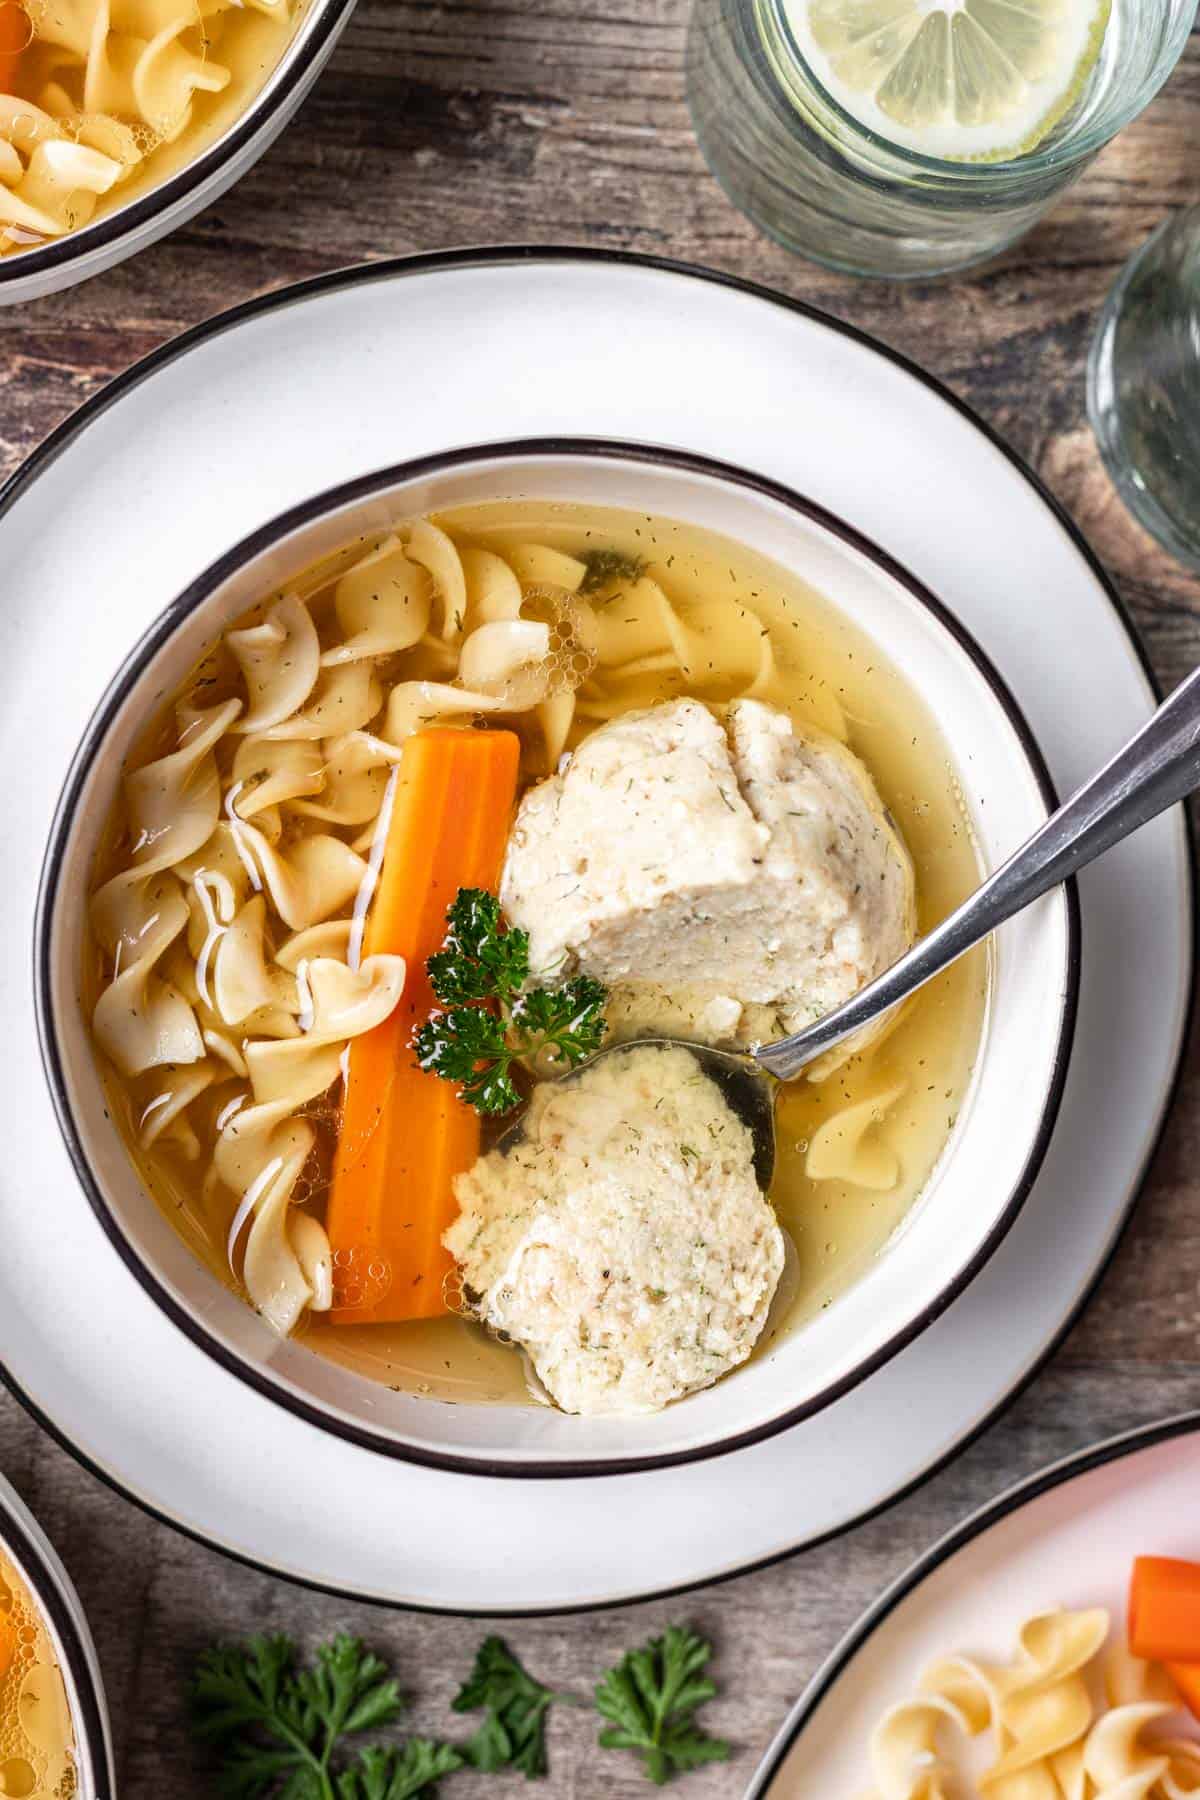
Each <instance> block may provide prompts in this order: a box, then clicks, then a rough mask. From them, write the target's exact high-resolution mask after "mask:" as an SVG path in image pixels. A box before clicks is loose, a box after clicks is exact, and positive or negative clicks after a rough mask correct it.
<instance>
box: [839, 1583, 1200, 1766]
mask: <svg viewBox="0 0 1200 1800" xmlns="http://www.w3.org/2000/svg"><path fill="white" fill-rule="evenodd" d="M1108 1635H1109V1619H1108V1614H1107V1613H1106V1612H1104V1611H1103V1610H1102V1609H1100V1608H1095V1609H1092V1610H1089V1611H1086V1612H1062V1611H1059V1612H1048V1613H1041V1614H1039V1615H1038V1616H1037V1617H1036V1618H1032V1619H1029V1620H1027V1621H1026V1623H1025V1624H1024V1625H1023V1626H1022V1627H1021V1630H1020V1632H1019V1634H1018V1639H1017V1646H1016V1653H1015V1655H1014V1657H1013V1659H1012V1661H1011V1662H1008V1663H1002V1664H990V1663H986V1662H982V1661H975V1660H972V1659H971V1658H969V1657H965V1656H952V1657H947V1658H945V1659H943V1660H942V1661H939V1662H936V1663H934V1664H933V1665H932V1666H931V1667H930V1668H928V1669H927V1670H926V1671H925V1673H924V1675H923V1676H922V1677H921V1680H920V1682H919V1683H918V1691H917V1692H916V1693H915V1694H914V1695H913V1696H912V1697H911V1698H910V1699H907V1700H903V1701H901V1702H900V1704H899V1705H897V1706H894V1707H892V1708H891V1709H890V1711H888V1712H887V1713H885V1714H884V1716H883V1718H882V1719H881V1720H880V1721H879V1724H878V1725H877V1726H876V1728H875V1731H874V1733H873V1734H872V1737H871V1744H870V1758H871V1771H872V1776H873V1780H874V1785H873V1787H872V1788H870V1789H869V1790H868V1793H867V1795H864V1796H863V1800H956V1797H961V1796H963V1795H966V1794H978V1795H980V1796H983V1797H985V1800H1185V1796H1188V1795H1193V1794H1197V1793H1200V1743H1197V1742H1195V1741H1194V1740H1189V1739H1183V1738H1179V1737H1177V1736H1175V1735H1173V1733H1172V1731H1171V1730H1170V1726H1169V1721H1171V1719H1172V1716H1173V1715H1174V1714H1175V1713H1176V1711H1177V1708H1178V1705H1179V1702H1178V1697H1177V1695H1176V1694H1175V1691H1174V1688H1173V1686H1172V1683H1171V1680H1170V1678H1169V1676H1168V1675H1167V1674H1166V1672H1165V1670H1163V1669H1162V1668H1160V1667H1159V1666H1158V1665H1157V1664H1153V1663H1145V1662H1140V1661H1139V1660H1138V1659H1137V1658H1135V1657H1134V1656H1132V1655H1131V1654H1130V1653H1129V1651H1128V1650H1126V1649H1125V1648H1124V1647H1123V1646H1111V1647H1106V1646H1107V1640H1108ZM972 1752H974V1753H975V1754H972Z"/></svg>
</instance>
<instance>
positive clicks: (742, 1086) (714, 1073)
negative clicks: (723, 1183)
mask: <svg viewBox="0 0 1200 1800" xmlns="http://www.w3.org/2000/svg"><path fill="white" fill-rule="evenodd" d="M646 1049H651V1050H686V1051H688V1053H689V1054H690V1055H691V1056H693V1057H694V1058H695V1059H696V1061H697V1062H698V1063H699V1065H700V1068H701V1069H702V1071H703V1072H704V1074H705V1075H707V1076H708V1078H709V1080H710V1081H712V1082H714V1083H715V1084H716V1086H717V1087H718V1088H720V1090H721V1093H722V1095H723V1096H724V1098H725V1101H726V1104H727V1105H728V1107H729V1109H730V1111H731V1112H732V1113H734V1114H735V1116H736V1117H737V1118H739V1119H740V1120H741V1122H742V1124H743V1125H744V1126H745V1127H746V1129H747V1130H748V1131H749V1133H750V1136H751V1139H752V1141H753V1144H754V1178H755V1180H756V1181H757V1182H758V1185H759V1187H760V1188H761V1189H762V1191H763V1193H764V1194H765V1193H767V1192H768V1191H769V1189H770V1186H771V1182H772V1180H773V1179H774V1176H775V1087H776V1083H775V1081H774V1080H773V1079H772V1078H771V1077H770V1076H768V1075H766V1074H765V1073H764V1072H763V1070H762V1069H760V1068H759V1067H758V1065H757V1064H756V1063H755V1061H754V1059H753V1057H752V1056H751V1055H750V1054H749V1053H748V1052H745V1051H740V1050H718V1049H716V1048H715V1047H714V1046H713V1045H711V1044H694V1043H692V1042H691V1041H690V1040H684V1039H682V1038H670V1037H638V1038H626V1039H624V1040H623V1041H622V1042H621V1043H619V1044H609V1045H608V1046H607V1047H606V1048H605V1049H603V1050H598V1051H597V1052H596V1054H595V1056H589V1057H588V1059H587V1061H586V1062H583V1063H580V1064H579V1065H578V1067H577V1068H574V1069H571V1070H569V1071H568V1073H567V1074H565V1075H560V1076H559V1078H558V1083H557V1085H559V1086H563V1085H565V1084H566V1083H569V1082H573V1081H578V1080H579V1078H580V1076H581V1075H583V1074H585V1073H586V1072H587V1070H589V1069H594V1068H595V1067H596V1064H597V1063H598V1062H602V1061H604V1060H606V1059H608V1058H611V1057H618V1056H628V1055H629V1053H630V1052H631V1051H633V1050H646ZM524 1136H525V1115H524V1113H522V1115H521V1117H520V1118H519V1119H517V1120H516V1121H515V1123H514V1124H512V1125H510V1126H509V1127H508V1129H507V1130H506V1131H505V1132H503V1133H502V1135H501V1136H500V1137H499V1138H498V1139H497V1142H496V1149H497V1150H498V1151H499V1152H500V1154H501V1156H507V1155H508V1154H509V1152H510V1151H511V1150H514V1149H515V1148H516V1146H517V1145H518V1144H519V1143H520V1142H521V1141H522V1139H523V1138H524Z"/></svg>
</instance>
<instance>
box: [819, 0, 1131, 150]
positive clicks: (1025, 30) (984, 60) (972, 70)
mask: <svg viewBox="0 0 1200 1800" xmlns="http://www.w3.org/2000/svg"><path fill="white" fill-rule="evenodd" d="M786 6H787V14H788V19H789V22H790V24H791V26H792V30H793V32H794V33H795V36H796V40H797V43H798V44H799V47H800V50H801V51H802V53H803V55H804V57H805V58H806V60H807V62H808V64H809V67H810V68H811V70H812V72H813V74H814V75H815V76H816V78H817V80H818V81H819V82H821V84H822V86H823V87H824V88H825V89H826V91H827V92H828V93H829V94H831V95H832V96H833V98H834V99H835V100H836V101H837V102H838V103H839V105H841V106H842V107H843V108H844V109H845V111H846V112H848V113H850V114H851V115H852V116H853V117H854V118H856V119H858V120H859V121H860V122H861V123H862V124H863V125H866V126H867V127H869V129H870V130H872V131H874V132H876V133H877V134H878V135H879V136H880V137H885V138H889V139H891V141H892V142H893V143H897V144H902V145H904V146H905V148H907V149H910V150H917V151H920V152H921V153H922V154H923V155H925V156H936V157H942V158H945V159H948V160H952V161H961V162H975V161H983V162H997V161H1002V160H1006V159H1008V158H1010V157H1015V156H1022V155H1024V154H1025V153H1026V152H1027V151H1030V150H1032V149H1033V148H1034V147H1035V146H1036V145H1037V144H1039V143H1040V142H1041V141H1042V139H1043V138H1044V137H1045V136H1046V134H1047V133H1048V132H1049V131H1050V130H1051V129H1052V128H1053V126H1054V125H1055V124H1057V122H1058V121H1059V120H1060V119H1061V118H1062V116H1063V114H1064V113H1065V112H1066V111H1067V110H1068V109H1069V108H1070V107H1071V106H1073V105H1074V103H1075V101H1076V100H1077V99H1078V98H1079V96H1080V94H1081V93H1082V91H1083V88H1084V86H1085V84H1086V82H1087V79H1088V77H1089V75H1090V74H1091V72H1092V70H1093V68H1094V67H1095V64H1096V59H1097V58H1098V56H1099V54H1100V46H1101V43H1102V42H1103V39H1104V32H1105V28H1106V27H1107V25H1108V15H1109V10H1110V7H1111V0H786Z"/></svg>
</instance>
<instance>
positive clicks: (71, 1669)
mask: <svg viewBox="0 0 1200 1800" xmlns="http://www.w3.org/2000/svg"><path fill="white" fill-rule="evenodd" d="M0 1549H5V1550H8V1551H9V1552H10V1553H11V1555H12V1559H13V1561H14V1562H15V1563H16V1564H17V1566H18V1568H19V1569H20V1571H21V1573H22V1575H23V1576H24V1578H25V1580H26V1582H27V1584H28V1586H29V1590H30V1592H31V1593H32V1595H33V1599H34V1603H35V1605H36V1606H37V1608H38V1611H39V1612H41V1613H42V1615H43V1616H44V1618H46V1619H47V1620H48V1621H49V1623H50V1624H51V1625H52V1626H53V1628H54V1632H55V1635H56V1636H57V1638H58V1642H59V1645H60V1646H61V1649H62V1659H63V1661H64V1663H65V1664H66V1667H67V1673H68V1674H69V1675H70V1678H71V1686H72V1688H73V1690H74V1694H75V1700H76V1705H75V1706H74V1707H73V1708H72V1709H71V1710H72V1715H73V1723H74V1725H75V1727H76V1729H77V1730H78V1731H80V1732H82V1734H83V1737H84V1739H85V1741H86V1744H87V1754H88V1759H89V1761H90V1762H91V1765H92V1768H91V1773H92V1776H93V1778H94V1779H93V1785H92V1787H91V1788H90V1789H84V1791H83V1793H82V1794H81V1796H80V1800H113V1790H112V1786H111V1784H110V1782H109V1768H108V1736H107V1732H106V1730H105V1724H104V1720H105V1710H106V1709H105V1706H104V1701H103V1699H102V1697H101V1694H100V1690H99V1688H98V1687H97V1685H96V1677H95V1675H94V1674H93V1673H92V1665H91V1660H90V1658H89V1656H88V1653H87V1650H86V1648H85V1646H84V1641H83V1638H82V1637H81V1636H80V1632H79V1627H78V1625H77V1624H76V1622H75V1618H74V1615H73V1614H72V1612H71V1608H70V1606H69V1605H68V1603H67V1600H66V1598H65V1596H64V1594H63V1592H62V1586H61V1578H60V1577H59V1576H58V1575H56V1573H55V1572H54V1570H53V1569H52V1568H51V1566H50V1564H49V1563H48V1562H47V1561H46V1556H45V1552H44V1551H43V1550H42V1547H41V1545H40V1544H39V1543H38V1542H37V1541H36V1539H35V1538H34V1537H32V1536H31V1534H30V1532H29V1528H28V1526H27V1525H26V1523H25V1521H24V1519H23V1518H22V1517H21V1516H20V1514H19V1513H17V1512H15V1511H14V1510H13V1507H12V1506H11V1504H10V1502H9V1500H8V1497H7V1495H6V1494H4V1493H3V1492H0ZM76 1605H80V1602H79V1599H78V1596H76ZM82 1610H83V1609H82V1606H81V1605H80V1611H82Z"/></svg>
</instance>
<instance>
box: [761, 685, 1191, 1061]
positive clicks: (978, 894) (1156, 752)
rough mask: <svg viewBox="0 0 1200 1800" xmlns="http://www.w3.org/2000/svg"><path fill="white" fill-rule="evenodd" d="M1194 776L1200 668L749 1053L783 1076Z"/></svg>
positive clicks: (899, 996)
mask: <svg viewBox="0 0 1200 1800" xmlns="http://www.w3.org/2000/svg"><path fill="white" fill-rule="evenodd" d="M1198 786H1200V669H1196V670H1194V671H1193V672H1192V674H1190V675H1189V676H1188V677H1187V679H1186V681H1182V682H1181V683H1180V684H1179V686H1178V687H1177V688H1176V689H1175V692H1174V693H1173V694H1172V695H1171V697H1170V699H1168V700H1165V701H1164V702H1163V704H1162V705H1161V706H1160V707H1159V709H1158V711H1157V712H1156V713H1155V714H1154V715H1153V717H1152V718H1150V719H1149V720H1148V721H1147V722H1146V724H1145V725H1143V727H1142V729H1141V730H1140V731H1139V732H1137V733H1136V735H1135V736H1134V737H1132V738H1130V740H1129V742H1128V743H1127V744H1126V745H1125V747H1124V749H1122V750H1118V752H1117V754H1116V755H1115V756H1114V757H1113V759H1112V761H1111V762H1109V763H1106V764H1105V766H1104V768H1102V769H1101V770H1100V772H1099V774H1097V775H1093V776H1092V778H1091V780H1090V781H1087V782H1085V783H1084V785H1083V786H1082V787H1081V788H1079V789H1078V791H1077V792H1076V793H1074V794H1073V795H1072V796H1071V798H1070V799H1069V800H1068V801H1067V802H1066V803H1065V805H1063V806H1060V807H1059V809H1058V811H1057V812H1056V813H1053V814H1052V815H1051V817H1050V818H1049V819H1047V821H1046V823H1045V824H1044V825H1043V826H1041V827H1040V829H1039V830H1037V831H1035V832H1034V834H1033V836H1032V837H1031V838H1029V839H1028V841H1027V842H1026V843H1024V844H1023V845H1022V846H1021V848H1020V849H1019V850H1017V851H1015V852H1014V854H1013V855H1012V856H1010V857H1009V859H1008V861H1007V862H1006V863H1003V864H1001V866H1000V868H998V869H997V870H996V872H995V874H994V875H991V876H989V878H988V879H987V881H985V882H984V883H983V885H982V887H979V888H977V889H976V891H975V892H974V893H973V894H972V895H971V897H970V898H969V899H968V900H964V902H963V904H962V905H961V906H960V907H958V908H957V910H956V911H955V912H952V913H951V914H950V915H949V917H948V918H946V919H943V920H942V923H941V924H940V925H938V926H935V928H934V929H933V930H932V931H931V932H930V933H929V935H928V936H927V937H924V938H922V939H921V940H920V942H919V943H917V944H914V945H913V947H912V949H911V950H909V951H908V952H907V953H906V954H905V955H904V956H902V957H901V958H900V959H899V961H898V962H895V963H893V964H892V966H891V968H890V969H886V970H885V971H884V973H883V974H882V975H880V976H879V977H877V979H876V980H875V981H872V982H870V983H869V984H868V985H867V986H866V987H865V988H861V989H860V990H859V992H858V993H857V994H855V995H854V997H853V998H852V999H850V1000H848V1001H847V1002H846V1003H845V1005H844V1006H838V1007H835V1008H834V1010H833V1011H832V1012H830V1013H826V1015H825V1017H824V1018H823V1019H818V1020H817V1021H816V1023H815V1024H813V1025H809V1026H806V1027H805V1029H804V1030H803V1031H798V1032H796V1034H795V1035H794V1036H793V1037H786V1038H781V1039H780V1040H779V1042H778V1043H775V1044H764V1045H761V1046H760V1047H759V1048H758V1049H757V1050H755V1051H754V1052H753V1055H754V1058H755V1061H756V1062H758V1063H759V1064H760V1065H761V1067H762V1068H764V1069H767V1070H769V1071H770V1073H771V1074H772V1075H777V1076H779V1078H780V1080H781V1081H787V1080H789V1079H790V1077H791V1076H793V1075H798V1074H799V1073H800V1071H801V1069H803V1068H805V1067H806V1066H807V1064H808V1063H810V1062H812V1061H813V1060H814V1058H815V1057H818V1056H820V1055H821V1054H822V1053H823V1052H824V1051H826V1050H832V1049H833V1047H834V1046H835V1045H836V1044H840V1043H841V1042H842V1041H843V1039H845V1038H848V1037H850V1036H852V1035H853V1034H854V1033H855V1032H856V1031H861V1030H862V1028H863V1027H864V1026H865V1025H869V1024H870V1023H871V1022H872V1021H873V1020H875V1019H877V1018H878V1017H879V1015H880V1014H881V1013H884V1012H886V1011H887V1010H888V1008H889V1007H892V1006H895V1005H896V1004H897V1003H898V1002H899V1001H901V1000H904V999H906V998H907V996H908V995H909V994H911V993H914V992H915V991H916V989H917V988H919V987H922V986H923V985H924V983H925V982H927V981H929V980H931V979H932V977H933V976H934V975H937V974H938V973H939V972H940V971H941V970H942V969H944V968H945V967H946V965H947V964H948V963H952V962H954V961H955V960H956V958H958V957H960V956H961V955H962V954H963V953H964V951H966V950H970V949H971V947H972V946H973V945H974V944H977V943H979V942H980V940H981V939H982V938H985V937H987V936H988V934H989V932H992V931H994V930H995V929H996V927H997V926H998V925H1002V924H1003V923H1004V921H1005V920H1006V919H1011V918H1012V916H1013V914H1014V913H1018V912H1020V911H1021V910H1022V908H1023V907H1026V906H1028V905H1029V904H1030V903H1031V901H1034V900H1037V899H1039V898H1040V897H1041V895H1042V894H1044V893H1046V892H1047V891H1048V889H1050V888H1052V887H1056V886H1057V885H1058V883H1059V882H1060V881H1066V880H1067V879H1068V878H1069V877H1070V876H1072V875H1074V874H1075V873H1076V871H1077V870H1079V869H1082V868H1084V867H1085V866H1086V865H1087V864H1088V863H1090V862H1091V861H1092V860H1093V859H1094V858H1095V857H1097V856H1100V855H1102V854H1103V852H1104V851H1105V850H1108V849H1110V848H1111V846H1112V845H1113V844H1117V843H1120V841H1121V839H1122V838H1125V837H1128V836H1129V834H1130V832H1133V831H1136V830H1137V829H1138V827H1139V826H1140V825H1144V824H1146V822H1147V821H1148V820H1149V819H1153V818H1154V817H1155V816H1156V815H1157V814H1158V813H1160V812H1162V811H1163V809H1164V808H1165V807H1168V806H1172V805H1173V804H1174V803H1175V802H1176V801H1177V800H1182V799H1183V798H1184V797H1185V795H1187V794H1190V793H1191V792H1192V790H1193V788H1196V787H1198Z"/></svg>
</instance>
